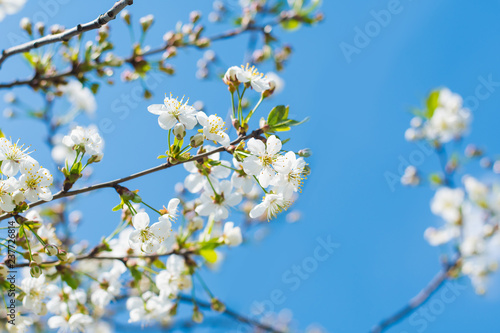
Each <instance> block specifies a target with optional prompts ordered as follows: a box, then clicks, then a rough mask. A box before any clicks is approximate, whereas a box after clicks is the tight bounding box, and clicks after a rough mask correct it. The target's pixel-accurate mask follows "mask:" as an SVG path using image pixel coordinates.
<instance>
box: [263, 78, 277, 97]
mask: <svg viewBox="0 0 500 333" xmlns="http://www.w3.org/2000/svg"><path fill="white" fill-rule="evenodd" d="M268 82H269V89H267V90H264V91H263V92H262V97H264V98H267V97H269V96H271V95H272V94H273V93H274V91H275V90H276V81H274V80H271V79H270V80H269V81H268Z"/></svg>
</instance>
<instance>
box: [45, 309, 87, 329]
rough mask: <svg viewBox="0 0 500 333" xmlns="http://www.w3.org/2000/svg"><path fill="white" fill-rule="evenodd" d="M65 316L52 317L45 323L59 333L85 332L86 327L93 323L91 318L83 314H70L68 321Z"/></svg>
mask: <svg viewBox="0 0 500 333" xmlns="http://www.w3.org/2000/svg"><path fill="white" fill-rule="evenodd" d="M66 318H67V317H66V316H53V317H50V318H49V320H48V321H47V324H48V325H49V327H50V328H52V329H56V328H57V329H58V332H59V333H67V332H72V333H73V332H86V331H87V327H88V326H89V325H90V324H92V323H93V321H94V320H93V319H92V317H90V316H89V315H86V314H83V313H75V314H72V315H71V316H70V317H69V319H66Z"/></svg>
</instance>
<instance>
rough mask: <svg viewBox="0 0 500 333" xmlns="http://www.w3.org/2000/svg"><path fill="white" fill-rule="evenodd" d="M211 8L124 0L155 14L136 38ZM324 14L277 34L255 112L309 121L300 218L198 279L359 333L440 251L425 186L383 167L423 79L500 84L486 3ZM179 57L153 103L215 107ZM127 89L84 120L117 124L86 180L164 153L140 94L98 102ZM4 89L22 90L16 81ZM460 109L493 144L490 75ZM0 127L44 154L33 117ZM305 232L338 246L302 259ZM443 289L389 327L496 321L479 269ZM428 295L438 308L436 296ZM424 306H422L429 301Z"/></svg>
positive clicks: (99, 201)
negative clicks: (267, 93)
mask: <svg viewBox="0 0 500 333" xmlns="http://www.w3.org/2000/svg"><path fill="white" fill-rule="evenodd" d="M96 3H97V2H96ZM111 3H112V1H106V4H104V2H102V1H100V2H99V4H98V5H97V4H95V5H94V4H93V5H92V6H88V5H87V4H86V3H83V2H80V3H70V4H65V5H58V6H59V8H58V9H57V10H54V13H53V15H52V14H50V13H52V11H47V10H46V9H44V7H42V6H41V5H40V3H38V2H36V1H29V2H28V5H27V7H26V8H25V9H24V10H23V12H22V13H20V14H18V15H16V16H13V17H9V18H7V19H6V20H4V21H3V22H2V23H1V24H2V26H3V28H2V29H7V30H8V28H6V27H10V26H13V25H14V26H17V22H18V20H19V18H20V17H22V16H28V17H33V15H35V14H36V13H39V12H40V11H42V12H45V13H49V14H50V15H49V16H51V18H50V21H49V22H50V23H60V24H63V25H66V26H72V25H74V24H75V23H80V22H82V21H86V20H89V19H91V18H94V16H95V14H96V13H97V12H100V11H104V10H105V9H107V8H108V7H109V5H110V4H111ZM209 7H210V6H209V4H208V1H201V0H199V1H184V2H182V4H181V2H175V1H171V0H169V1H165V0H164V1H160V0H149V1H148V5H145V3H142V2H141V1H136V3H135V4H134V5H133V7H132V8H131V11H132V12H133V15H134V16H135V18H136V19H137V18H138V17H140V16H142V15H145V14H149V13H151V12H152V11H153V12H154V14H155V16H156V19H157V20H156V23H155V25H154V28H153V33H152V34H151V36H149V39H148V40H147V42H148V43H150V44H151V45H156V41H158V40H160V38H161V35H162V33H163V32H164V31H166V30H167V29H171V28H173V27H174V25H175V23H176V21H177V20H179V19H182V20H184V21H185V20H186V18H187V16H188V14H189V12H190V11H191V10H193V9H198V8H199V9H202V11H203V12H204V13H205V14H206V13H208V9H209ZM323 10H324V12H325V14H326V20H325V21H324V22H323V23H322V24H321V25H319V26H317V27H315V28H304V29H301V30H300V31H298V32H295V33H293V34H291V33H284V32H280V33H279V35H280V36H281V37H282V38H283V39H284V40H286V41H289V42H291V43H292V44H293V46H294V55H293V56H292V58H291V60H290V62H289V63H288V66H287V68H286V70H285V72H284V73H283V75H282V76H283V77H284V79H285V80H286V88H285V91H284V92H283V93H281V94H280V95H278V96H276V97H275V98H273V99H272V100H270V101H268V102H267V103H266V104H265V105H264V106H263V108H262V110H266V109H270V108H271V107H272V106H273V104H289V105H290V108H291V109H290V113H291V114H292V115H293V116H295V117H296V118H304V117H306V116H310V117H311V121H309V122H308V123H306V124H305V125H303V126H301V127H300V128H296V129H294V132H292V133H293V136H294V138H293V140H292V141H291V142H290V143H289V144H288V145H289V148H288V149H299V148H303V147H309V148H311V149H313V151H314V156H313V157H312V158H310V159H309V163H310V166H311V168H312V175H311V176H310V177H309V179H308V182H307V183H306V185H305V187H304V190H303V195H302V196H301V198H300V200H299V202H298V203H297V205H296V208H298V209H299V210H301V211H302V213H303V220H302V221H300V222H299V223H295V224H288V223H286V222H285V221H284V220H283V219H282V220H277V221H273V222H272V223H271V224H270V225H269V229H270V231H271V232H270V234H269V235H268V236H267V237H266V238H264V240H262V241H260V242H255V243H253V244H249V245H247V246H243V247H240V248H237V249H235V250H233V251H230V252H229V254H228V256H227V260H226V262H225V263H224V264H223V266H222V267H221V269H220V271H219V272H217V273H205V274H204V277H205V279H206V281H207V283H208V284H209V285H210V286H211V289H212V291H213V292H214V293H215V294H216V295H218V296H219V297H220V298H221V299H222V300H224V301H225V302H226V303H227V304H228V305H229V306H231V307H232V308H233V309H237V310H238V311H241V312H245V313H249V312H250V309H251V307H252V304H255V302H262V301H268V302H267V303H266V304H269V303H270V302H269V301H270V300H275V301H274V305H273V307H274V308H275V310H281V309H283V308H289V309H291V310H292V311H293V314H294V318H295V319H296V320H297V322H298V325H299V327H300V328H301V329H304V328H305V327H306V326H307V325H308V324H310V323H319V324H321V325H322V326H323V327H324V328H326V329H327V330H328V331H329V332H367V331H368V330H369V329H370V327H371V326H372V325H373V324H375V323H377V322H378V321H379V320H381V319H382V318H385V317H386V316H387V315H389V314H391V313H392V312H393V311H395V310H396V309H398V308H400V307H401V306H403V305H404V304H405V303H406V302H407V301H408V300H409V299H410V298H411V297H413V296H414V295H415V294H417V293H418V291H420V289H421V288H422V287H424V286H425V285H426V284H427V283H428V282H429V281H430V279H431V278H432V277H433V276H434V274H435V273H437V272H438V270H439V268H440V264H439V254H440V252H439V250H438V249H437V248H433V247H431V246H429V245H428V244H427V243H426V241H425V240H424V239H423V232H424V230H425V229H426V228H427V227H428V226H437V225H439V223H440V221H439V219H438V218H437V217H435V216H433V215H432V214H431V213H430V209H429V200H430V198H431V197H432V191H430V190H429V189H427V188H416V189H409V188H403V187H402V186H400V185H399V184H395V185H394V186H393V187H391V185H390V184H389V183H388V182H387V180H386V175H387V173H393V174H398V168H399V167H400V163H402V162H401V161H402V160H408V159H409V158H410V156H415V154H419V153H418V151H422V149H421V148H418V147H417V146H415V145H413V144H410V143H408V142H405V140H404V137H403V135H404V131H405V129H406V128H407V127H408V126H409V125H408V124H409V120H410V118H411V116H410V113H409V110H410V108H411V107H412V106H418V105H420V104H421V103H422V101H423V99H424V97H425V96H426V94H427V93H428V92H429V90H430V89H432V88H435V87H440V86H448V87H449V88H450V89H452V90H453V91H455V92H458V93H460V94H461V95H462V96H464V97H468V96H474V95H475V91H476V88H477V87H478V86H479V85H481V84H482V80H492V81H495V82H496V81H497V80H498V81H499V82H500V61H499V59H498V53H499V51H500V38H499V36H500V20H498V14H497V13H498V12H499V10H500V1H491V0H490V1H482V2H481V4H480V5H478V4H477V2H475V3H474V2H469V1H462V2H458V1H452V0H443V1H439V2H437V1H435V2H430V1H417V0H414V1H411V0H401V1H391V0H382V1H378V0H377V1H375V0H372V1H348V2H347V1H328V0H325V1H324V4H323ZM381 10H392V14H391V17H390V18H389V19H388V18H387V17H386V20H385V21H384V26H381V25H378V27H379V29H376V28H374V27H375V25H374V24H373V22H375V17H376V16H377V15H374V12H375V13H380V11H381ZM372 11H374V12H372ZM379 16H380V15H379ZM223 28H224V27H215V28H212V30H209V31H213V32H216V31H220V30H221V29H223ZM358 28H359V29H361V30H364V29H375V30H370V31H371V36H372V37H370V36H368V38H369V40H364V43H362V45H361V44H359V43H358V45H357V46H356V34H357V31H358ZM7 30H3V31H7ZM112 30H113V32H115V35H114V38H116V40H117V44H119V45H120V46H119V47H120V49H121V50H123V51H124V52H125V51H126V50H127V49H126V46H127V43H128V34H126V31H125V30H124V29H123V25H122V23H121V22H113V23H112ZM120 32H121V33H120ZM7 36H8V34H2V36H0V44H1V45H2V46H5V45H8V44H9V41H8V39H7ZM358 39H359V38H358ZM365 39H366V38H365ZM358 42H359V40H358ZM246 43H247V37H243V38H242V39H238V40H233V41H228V42H223V43H219V44H217V45H214V49H215V50H216V51H217V52H218V53H220V55H221V57H222V60H223V62H224V63H225V64H227V65H238V64H240V63H241V61H242V56H243V55H242V52H241V50H242V49H243V48H244V46H245V45H246ZM346 44H350V45H352V46H353V47H357V51H356V52H355V53H353V54H352V55H351V56H350V57H349V59H347V58H346V56H345V53H344V52H343V51H342V48H341V45H346ZM181 53H182V54H181V56H180V57H178V59H175V60H173V64H174V66H175V67H176V69H177V74H176V75H175V76H174V77H169V78H163V79H161V80H160V82H159V84H158V87H156V88H155V89H154V91H153V92H154V93H155V97H154V99H156V102H160V101H161V99H162V95H163V94H164V93H165V92H170V91H172V92H173V93H174V94H176V95H183V94H186V95H187V96H189V97H191V99H192V100H203V101H204V102H205V105H206V106H207V111H208V112H214V113H215V112H216V110H220V109H222V110H226V109H227V107H228V100H229V98H228V96H227V92H226V90H225V87H224V85H223V84H222V83H221V82H219V81H218V80H211V81H208V82H200V81H198V80H196V79H195V70H196V68H195V63H196V60H197V59H198V58H199V57H200V56H201V53H199V52H198V51H196V50H188V51H186V52H184V51H182V52H181ZM268 69H269V68H266V67H264V68H263V71H266V70H268ZM20 73H21V74H24V75H26V76H27V75H29V72H28V71H26V70H24V69H23V67H22V62H20V61H18V60H13V59H11V60H9V61H7V62H6V63H5V64H4V65H3V68H2V71H1V72H0V78H1V79H2V80H1V81H5V80H7V79H8V78H9V77H12V76H13V75H16V76H17V75H21V74H20ZM132 87H133V85H130V84H129V85H124V84H117V86H115V87H111V88H104V89H102V90H101V92H100V93H99V95H98V97H97V99H98V103H99V109H98V112H97V115H96V117H95V119H94V121H95V122H99V121H100V120H102V119H104V118H108V119H111V120H112V122H113V125H114V126H115V127H114V130H113V131H111V132H109V133H105V134H104V138H105V140H106V152H105V154H106V155H105V159H104V160H103V162H102V163H100V165H98V166H97V167H96V168H95V171H96V173H95V176H94V179H93V181H95V182H99V181H105V180H109V179H114V178H117V177H120V176H124V175H127V174H129V173H132V172H134V171H139V170H142V169H145V168H148V167H151V166H154V165H156V164H157V163H158V162H157V160H156V156H157V155H158V154H160V153H162V152H163V151H164V149H165V146H166V136H165V132H164V131H162V130H161V129H160V128H159V127H158V126H157V123H156V118H155V117H154V116H152V115H150V114H148V113H147V112H146V107H147V106H148V105H149V104H151V101H140V102H138V103H137V105H136V106H134V107H132V108H130V112H129V114H128V115H127V117H125V119H120V117H119V116H120V114H118V113H115V112H112V107H111V106H112V105H113V102H114V101H116V100H117V99H118V100H120V98H121V95H120V94H122V93H130V92H131V90H132ZM17 92H19V93H21V94H26V96H30V95H29V92H28V90H26V89H19V90H17ZM154 99H153V101H154ZM471 100H472V99H469V101H471ZM33 101H36V100H35V99H33ZM33 103H35V102H33ZM115 103H116V102H115ZM470 106H471V108H472V109H473V111H474V120H473V126H472V132H471V134H470V135H469V137H468V140H470V141H471V142H475V143H477V144H479V145H480V146H486V147H488V148H489V151H490V152H491V153H492V154H495V153H496V152H499V151H500V142H499V141H498V140H497V136H496V134H497V133H498V125H499V122H500V116H499V115H498V106H500V89H499V87H498V86H497V87H492V91H491V95H490V96H489V97H488V98H486V99H485V100H481V101H480V103H479V105H477V107H476V106H475V105H474V107H472V105H470ZM223 112H224V111H223ZM261 112H263V111H261ZM83 122H85V121H83ZM0 126H1V127H2V129H3V130H5V131H6V132H7V133H8V134H9V135H11V136H12V137H13V138H14V137H15V138H17V137H21V138H22V140H23V142H30V143H32V144H33V146H35V147H36V150H37V151H36V157H37V158H39V159H40V160H42V161H43V157H42V156H43V154H46V153H47V149H46V148H45V147H44V146H43V144H42V143H41V142H40V141H38V140H40V137H41V135H44V134H43V133H44V129H43V127H42V126H41V125H40V124H38V123H36V122H33V121H29V120H24V119H18V120H14V121H5V120H3V119H2V120H1V125H0ZM27 128H29V129H30V131H26V129H27ZM415 151H417V153H415ZM422 152H423V155H424V156H425V157H424V159H423V162H422V164H421V165H420V166H421V167H422V168H423V169H424V170H428V171H432V170H436V169H437V166H438V164H437V158H436V156H435V155H433V154H425V152H424V151H422ZM420 155H422V154H420ZM46 161H47V162H46V163H49V162H48V160H46ZM184 175H185V173H184V171H183V170H182V168H178V170H173V169H172V171H168V172H163V173H158V174H155V175H151V176H148V177H144V178H143V179H141V180H140V181H133V182H130V183H128V184H127V185H128V186H129V187H130V188H140V190H141V194H142V196H143V198H145V199H146V198H147V202H148V203H152V204H155V205H160V204H162V203H164V202H165V201H166V200H168V198H170V197H171V196H172V195H173V194H174V192H173V185H174V184H175V183H176V182H177V181H179V180H180V179H182V178H181V177H183V176H184ZM115 202H117V197H116V195H115V194H114V193H112V191H107V190H103V191H102V192H99V193H96V194H93V195H92V196H89V197H86V198H83V199H81V205H79V207H81V210H82V211H83V213H84V216H85V221H84V223H83V225H82V227H81V228H80V229H79V232H78V236H79V237H81V238H90V239H91V240H93V241H97V240H98V239H99V238H100V236H101V235H104V234H107V233H109V232H110V231H111V230H112V229H113V228H114V225H115V223H116V220H117V216H116V213H112V212H111V208H112V207H113V206H114V204H115ZM318 237H319V238H321V239H322V240H323V241H324V240H326V239H328V238H329V237H330V239H331V240H332V242H334V243H336V244H338V247H337V248H335V249H334V250H333V252H332V253H329V255H328V256H327V257H326V258H325V257H322V258H325V259H324V260H323V261H316V262H317V265H316V266H314V265H312V263H311V259H310V258H311V257H314V255H315V251H316V248H317V247H318V245H319V244H320V243H321V242H318ZM324 253H325V252H322V254H324ZM297 265H298V266H299V267H300V266H302V265H305V266H306V267H309V269H310V271H311V272H310V273H307V277H306V275H298V274H297V273H293V272H294V271H293V269H294V268H293V267H294V266H297ZM312 267H314V269H312ZM462 286H465V287H462ZM445 290H447V291H448V294H447V295H448V296H450V295H455V296H456V297H454V299H453V300H452V301H449V302H444V301H443V302H441V303H439V301H440V300H444V299H449V297H448V298H446V297H445V296H443V295H441V294H439V293H438V294H437V295H436V297H435V299H437V301H436V300H434V303H432V301H431V303H429V304H428V305H427V307H424V310H423V311H430V312H429V313H431V315H426V314H425V313H424V312H421V313H419V314H418V316H417V317H414V321H410V320H404V321H403V322H402V323H401V324H400V325H397V326H395V327H394V328H392V329H391V330H389V332H393V333H403V332H407V333H413V332H428V333H432V332H471V331H475V332H484V333H489V332H498V328H499V326H500V319H499V316H498V307H499V304H500V279H498V278H496V281H492V283H491V286H490V289H489V292H488V294H487V295H485V296H477V295H476V294H475V293H474V292H473V290H472V288H471V287H470V284H469V282H468V280H466V279H464V280H460V281H459V285H458V286H457V285H450V286H448V287H447V289H445ZM279 291H281V293H280V292H279ZM450 292H451V294H450ZM443 297H445V298H443ZM276 300H279V301H278V302H276ZM271 303H272V302H271ZM278 303H280V304H278ZM438 303H439V304H444V307H443V308H442V309H441V308H439V307H438V305H436V304H438ZM431 304H433V306H435V307H436V308H434V309H429V306H430V305H431ZM426 309H427V310H426ZM436 309H438V310H436Z"/></svg>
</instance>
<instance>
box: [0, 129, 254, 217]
mask: <svg viewBox="0 0 500 333" xmlns="http://www.w3.org/2000/svg"><path fill="white" fill-rule="evenodd" d="M262 132H263V131H262V129H257V130H255V131H253V132H252V133H250V134H248V135H245V136H240V137H238V138H237V139H236V140H234V141H233V142H231V143H230V145H232V146H235V145H237V144H238V143H240V142H241V141H243V140H247V139H250V138H254V137H257V136H259V135H260V134H262ZM225 150H226V148H225V147H219V148H216V149H214V150H212V151H208V152H205V153H203V154H198V155H195V156H193V157H191V158H190V159H188V160H186V161H182V162H178V163H175V164H172V163H170V162H167V163H164V164H161V165H158V166H156V167H153V168H150V169H147V170H144V171H141V172H138V173H135V174H132V175H130V176H127V177H123V178H119V179H115V180H112V181H109V182H105V183H101V184H96V185H91V186H88V187H84V188H81V189H79V190H74V191H68V192H65V191H59V192H58V193H56V194H55V195H54V196H53V198H52V200H50V201H44V200H38V201H35V202H33V203H30V205H29V206H30V208H33V207H36V206H39V205H41V204H44V203H47V202H51V201H54V200H57V199H60V198H65V197H71V196H75V195H78V194H82V193H87V192H91V191H95V190H98V189H102V188H115V187H116V186H117V185H118V184H120V183H123V182H127V181H129V180H132V179H136V178H139V177H142V176H145V175H149V174H150V173H154V172H157V171H160V170H165V169H168V168H171V167H173V166H175V165H179V164H184V163H187V162H192V161H198V160H200V159H203V158H205V157H208V156H210V155H213V154H215V153H220V152H223V151H225ZM10 217H13V215H12V214H10V213H7V214H3V215H0V221H2V220H5V219H8V218H10Z"/></svg>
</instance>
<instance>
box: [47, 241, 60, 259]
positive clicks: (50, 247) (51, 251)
mask: <svg viewBox="0 0 500 333" xmlns="http://www.w3.org/2000/svg"><path fill="white" fill-rule="evenodd" d="M44 251H45V253H46V254H47V255H48V256H55V255H57V254H58V253H59V249H58V248H57V246H55V245H54V244H46V245H45V248H44Z"/></svg>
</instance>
